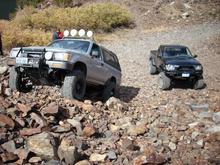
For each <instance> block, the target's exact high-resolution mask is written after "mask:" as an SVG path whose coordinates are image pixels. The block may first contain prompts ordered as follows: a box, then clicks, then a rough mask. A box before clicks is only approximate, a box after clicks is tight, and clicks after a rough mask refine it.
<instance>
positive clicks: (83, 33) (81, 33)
mask: <svg viewBox="0 0 220 165" xmlns="http://www.w3.org/2000/svg"><path fill="white" fill-rule="evenodd" d="M78 34H79V36H80V37H83V36H84V35H85V34H86V32H85V30H84V29H80V30H79V32H78Z"/></svg>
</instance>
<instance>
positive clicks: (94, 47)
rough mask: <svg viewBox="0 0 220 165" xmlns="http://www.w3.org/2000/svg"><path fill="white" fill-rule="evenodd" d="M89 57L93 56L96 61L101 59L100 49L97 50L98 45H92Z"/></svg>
mask: <svg viewBox="0 0 220 165" xmlns="http://www.w3.org/2000/svg"><path fill="white" fill-rule="evenodd" d="M90 55H91V56H92V55H93V56H94V57H95V58H97V59H100V60H101V59H102V57H101V51H100V48H99V46H98V45H96V44H93V46H92V50H91V53H90Z"/></svg>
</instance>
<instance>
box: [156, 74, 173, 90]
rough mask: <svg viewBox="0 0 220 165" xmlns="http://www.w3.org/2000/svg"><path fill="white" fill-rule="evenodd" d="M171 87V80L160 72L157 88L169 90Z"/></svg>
mask: <svg viewBox="0 0 220 165" xmlns="http://www.w3.org/2000/svg"><path fill="white" fill-rule="evenodd" d="M170 85H171V80H170V78H169V77H167V76H166V75H165V73H163V72H161V73H160V75H159V87H160V89H163V90H166V89H169V88H170Z"/></svg>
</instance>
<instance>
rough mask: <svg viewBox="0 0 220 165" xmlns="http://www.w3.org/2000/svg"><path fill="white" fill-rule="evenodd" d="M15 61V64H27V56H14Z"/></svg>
mask: <svg viewBox="0 0 220 165" xmlns="http://www.w3.org/2000/svg"><path fill="white" fill-rule="evenodd" d="M16 63H17V64H28V58H25V57H20V58H16Z"/></svg>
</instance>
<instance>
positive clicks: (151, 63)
mask: <svg viewBox="0 0 220 165" xmlns="http://www.w3.org/2000/svg"><path fill="white" fill-rule="evenodd" d="M149 71H150V74H151V75H154V74H156V73H157V68H156V66H154V65H153V62H152V60H150V61H149Z"/></svg>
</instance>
